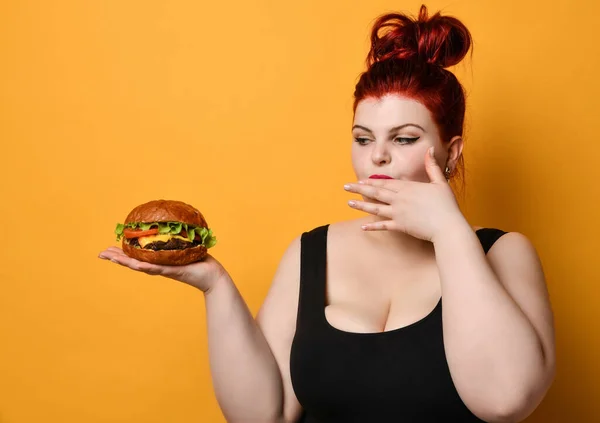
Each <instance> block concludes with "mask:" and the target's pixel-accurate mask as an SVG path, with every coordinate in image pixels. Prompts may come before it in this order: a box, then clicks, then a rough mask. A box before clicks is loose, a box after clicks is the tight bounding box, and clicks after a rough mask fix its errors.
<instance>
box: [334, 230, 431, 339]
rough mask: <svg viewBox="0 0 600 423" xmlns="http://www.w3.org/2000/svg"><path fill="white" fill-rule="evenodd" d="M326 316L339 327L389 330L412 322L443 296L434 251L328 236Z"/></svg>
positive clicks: (361, 331) (427, 311) (348, 330)
mask: <svg viewBox="0 0 600 423" xmlns="http://www.w3.org/2000/svg"><path fill="white" fill-rule="evenodd" d="M327 251H328V252H327V270H326V283H325V309H324V312H325V317H326V320H327V322H328V323H329V324H330V325H331V326H333V327H335V328H337V329H340V330H343V331H347V332H356V333H374V332H386V331H390V330H394V329H398V328H402V327H405V326H408V325H411V324H413V323H415V322H417V321H419V320H421V319H422V318H424V317H425V316H427V315H428V314H429V313H431V311H432V310H433V309H434V308H435V306H436V304H437V303H438V302H439V299H440V296H441V288H440V279H439V274H438V269H437V265H436V263H435V256H434V255H433V252H419V253H411V254H406V255H404V256H400V255H396V254H394V253H393V252H392V253H390V252H382V251H381V250H378V249H376V248H372V247H371V246H370V245H369V244H368V243H366V242H363V241H361V240H360V239H354V240H352V241H349V240H347V239H336V238H335V237H330V240H329V247H328V249H327Z"/></svg>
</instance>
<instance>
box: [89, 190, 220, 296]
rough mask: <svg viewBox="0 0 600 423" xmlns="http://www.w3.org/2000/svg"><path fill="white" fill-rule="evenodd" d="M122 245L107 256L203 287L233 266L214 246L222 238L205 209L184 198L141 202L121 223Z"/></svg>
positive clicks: (104, 255)
mask: <svg viewBox="0 0 600 423" xmlns="http://www.w3.org/2000/svg"><path fill="white" fill-rule="evenodd" d="M115 234H116V235H117V241H119V240H120V241H121V247H122V248H118V247H109V248H107V249H106V250H105V251H103V252H101V253H100V254H99V257H100V258H102V259H108V260H111V261H113V262H115V263H118V264H121V265H123V266H126V267H129V268H131V269H133V270H137V271H141V272H145V273H148V274H151V275H163V276H166V277H169V278H171V279H176V280H179V281H181V282H185V283H188V284H190V285H193V286H196V287H198V288H200V289H202V290H203V291H207V290H208V289H210V287H211V281H212V280H214V279H215V278H217V277H220V276H223V275H224V274H226V273H227V272H226V271H225V269H224V268H223V267H222V266H221V265H220V263H219V262H218V261H217V260H215V259H214V258H213V257H212V256H210V254H208V249H209V248H212V247H214V246H215V244H216V243H217V240H216V238H215V236H214V235H213V233H212V230H211V229H210V228H209V227H208V224H207V222H206V220H205V218H204V216H203V215H202V213H200V211H199V210H197V209H196V208H194V207H193V206H191V205H189V204H186V203H184V202H181V201H174V200H153V201H150V202H147V203H144V204H141V205H139V206H137V207H135V208H134V209H133V210H131V212H130V213H129V214H128V215H127V217H126V218H125V221H124V222H123V223H118V224H117V226H116V228H115Z"/></svg>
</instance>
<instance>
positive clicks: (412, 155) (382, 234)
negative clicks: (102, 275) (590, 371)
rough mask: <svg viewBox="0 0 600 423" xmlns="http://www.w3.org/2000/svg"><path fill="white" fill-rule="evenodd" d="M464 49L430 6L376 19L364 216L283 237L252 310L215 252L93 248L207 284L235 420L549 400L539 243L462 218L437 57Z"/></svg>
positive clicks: (361, 147) (492, 413)
mask: <svg viewBox="0 0 600 423" xmlns="http://www.w3.org/2000/svg"><path fill="white" fill-rule="evenodd" d="M470 45H471V36H470V33H469V31H468V30H467V28H466V27H465V26H464V25H463V24H462V23H461V22H460V21H458V20H456V19H454V18H452V17H447V16H441V15H440V14H439V13H438V14H436V15H435V16H432V17H431V18H429V17H428V14H427V9H426V8H425V7H424V6H423V7H422V8H421V10H420V14H419V16H418V18H417V19H415V20H413V19H411V18H409V17H407V16H404V15H401V14H388V15H385V16H382V17H380V18H379V19H378V20H377V22H376V23H375V25H374V28H373V32H372V47H371V51H370V53H369V56H368V60H367V63H368V70H367V71H366V72H365V73H363V74H362V76H361V78H360V80H359V82H358V84H357V86H356V90H355V107H354V122H353V128H352V134H353V138H354V142H353V145H352V162H353V166H354V170H355V173H356V176H357V179H358V180H359V181H360V182H362V183H352V184H348V185H347V186H346V187H345V188H346V189H347V190H348V191H349V192H352V193H356V194H360V195H361V196H362V198H363V201H351V202H350V203H349V205H350V207H353V208H355V209H357V210H361V211H364V212H366V213H367V214H366V217H363V218H360V219H356V220H350V221H344V222H338V223H334V224H331V225H325V226H321V227H318V228H314V229H312V230H310V231H307V232H305V233H303V234H301V235H300V236H298V237H297V238H296V239H295V240H293V241H292V242H291V244H290V245H289V247H288V248H287V250H286V252H285V253H284V255H283V257H282V259H281V262H280V264H279V266H278V269H277V272H276V275H275V277H274V280H273V282H272V286H271V288H270V290H269V293H268V295H267V297H266V299H265V302H264V304H263V305H262V307H261V309H260V311H259V313H258V315H257V316H256V318H253V316H252V315H251V313H250V312H249V310H248V307H247V306H246V304H245V303H244V300H243V299H242V297H241V296H240V294H239V292H238V290H237V289H236V287H235V284H234V283H233V281H232V279H231V277H230V276H229V274H228V273H227V271H226V270H225V269H224V268H223V267H222V266H221V264H220V263H219V262H218V261H217V260H215V259H214V258H213V257H211V256H208V258H207V259H206V261H204V262H201V263H195V264H192V265H188V266H183V267H161V266H156V265H151V264H148V263H143V262H138V261H135V260H133V259H131V258H129V257H127V256H125V255H124V254H123V253H122V251H121V250H120V249H118V248H114V247H111V248H108V249H107V250H106V251H104V252H102V253H101V254H100V257H101V258H105V259H110V260H112V261H114V262H116V263H118V264H121V265H124V266H127V267H129V268H131V269H134V270H137V271H142V272H146V273H148V274H151V275H163V276H165V277H168V278H172V279H176V280H179V281H181V282H185V283H188V284H190V285H192V286H194V287H197V288H199V289H200V290H202V291H203V292H204V294H205V298H206V309H207V321H208V339H209V352H210V365H211V373H212V377H213V383H214V388H215V392H216V396H217V399H218V401H219V404H220V406H221V408H222V411H223V413H224V415H225V416H226V418H227V420H228V421H229V422H260V423H268V422H297V421H302V422H307V423H308V422H365V423H369V422H476V421H482V420H483V421H489V422H514V421H519V420H522V419H524V418H525V417H526V416H528V415H529V414H530V413H531V412H532V411H533V410H534V409H535V407H536V406H537V405H538V404H539V403H540V401H541V400H542V398H543V396H544V395H545V393H546V391H547V390H548V388H549V386H550V384H551V382H552V380H553V377H554V368H555V351H554V328H553V316H552V311H551V307H550V304H549V299H548V294H547V290H546V285H545V281H544V275H543V271H542V268H541V265H540V261H539V258H538V256H537V253H536V251H535V248H534V247H533V246H532V244H531V243H530V242H529V240H528V239H527V238H526V237H525V236H524V235H522V234H519V233H516V232H509V233H507V232H505V231H502V230H499V229H494V228H480V227H476V226H475V227H472V226H471V225H469V224H468V222H467V221H466V219H465V217H464V216H463V215H462V213H461V211H460V210H459V207H458V205H457V202H456V200H455V197H454V194H453V192H452V189H451V187H450V185H449V183H448V181H449V179H451V178H452V177H453V176H454V175H456V174H457V173H458V171H459V170H460V167H461V166H462V148H463V139H462V133H463V119H464V113H465V98H464V94H463V90H462V87H461V85H460V83H459V82H458V81H457V79H456V77H455V76H454V75H453V74H452V73H450V72H449V71H448V70H446V69H445V68H446V67H449V66H452V65H455V64H457V63H459V62H460V61H461V60H462V59H463V58H464V56H465V55H466V53H467V52H468V50H469V48H470ZM442 169H444V171H442ZM442 298H443V307H442Z"/></svg>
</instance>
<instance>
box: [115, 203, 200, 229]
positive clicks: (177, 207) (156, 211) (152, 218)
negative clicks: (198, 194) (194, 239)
mask: <svg viewBox="0 0 600 423" xmlns="http://www.w3.org/2000/svg"><path fill="white" fill-rule="evenodd" d="M133 222H146V223H150V222H182V223H186V224H188V225H191V226H196V227H201V228H208V225H207V223H206V220H205V219H204V216H203V215H202V213H200V211H198V210H197V209H196V208H194V207H193V206H190V205H189V204H186V203H184V202H182V201H175V200H152V201H149V202H147V203H144V204H140V205H139V206H137V207H136V208H134V209H133V210H131V212H130V213H129V215H127V218H125V224H128V223H133Z"/></svg>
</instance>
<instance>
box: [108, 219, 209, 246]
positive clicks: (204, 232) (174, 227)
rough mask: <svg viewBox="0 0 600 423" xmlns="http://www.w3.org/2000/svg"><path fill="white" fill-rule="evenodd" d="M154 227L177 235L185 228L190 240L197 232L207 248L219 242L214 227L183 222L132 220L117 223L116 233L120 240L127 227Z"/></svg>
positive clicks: (144, 228)
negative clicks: (202, 226) (209, 227)
mask: <svg viewBox="0 0 600 423" xmlns="http://www.w3.org/2000/svg"><path fill="white" fill-rule="evenodd" d="M154 227H156V228H158V233H159V234H172V235H177V234H179V233H181V231H182V230H185V231H186V232H187V238H188V239H189V240H190V241H193V240H194V238H195V237H196V234H199V235H200V237H201V238H202V244H203V245H204V246H205V247H206V248H212V247H214V246H215V245H216V244H217V238H216V237H215V236H214V235H213V232H212V229H208V228H201V227H196V226H191V225H188V224H187V223H183V222H131V223H127V224H125V225H124V224H122V223H117V226H116V228H115V235H116V236H117V241H120V240H121V238H122V237H123V231H124V230H125V229H141V230H143V231H147V230H149V229H152V228H154Z"/></svg>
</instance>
